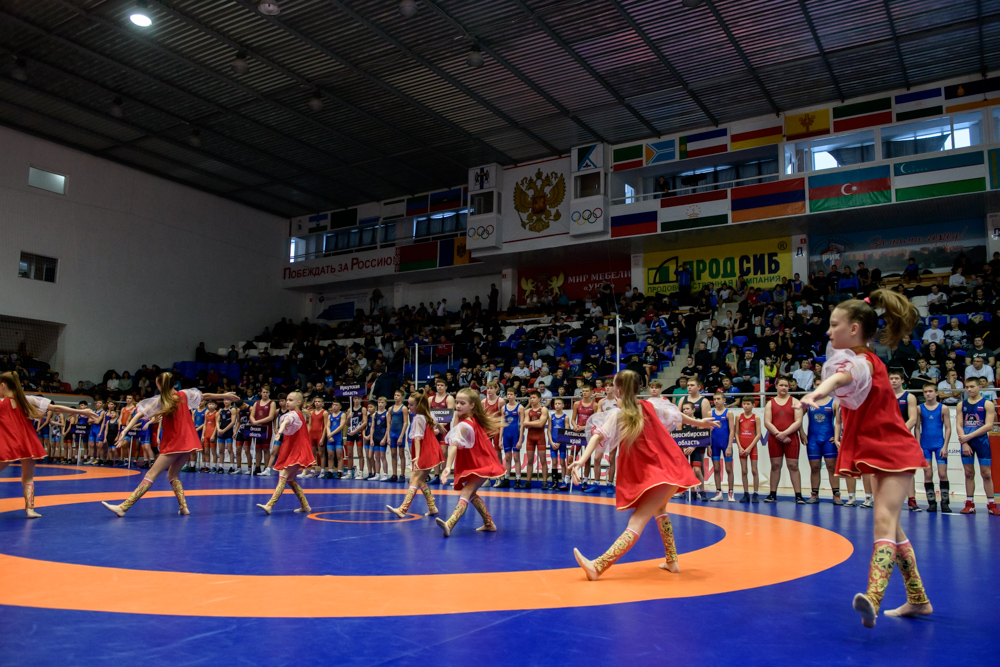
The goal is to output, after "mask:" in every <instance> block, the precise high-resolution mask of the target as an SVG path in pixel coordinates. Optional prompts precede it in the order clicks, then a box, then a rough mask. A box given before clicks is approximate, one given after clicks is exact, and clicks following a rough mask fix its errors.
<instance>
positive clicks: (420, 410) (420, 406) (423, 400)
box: [399, 391, 437, 428]
mask: <svg viewBox="0 0 1000 667" xmlns="http://www.w3.org/2000/svg"><path fill="white" fill-rule="evenodd" d="M399 393H403V392H402V391H400V392H399ZM410 398H412V399H413V400H414V401H415V402H416V404H417V408H416V410H414V412H416V413H417V414H418V415H423V417H424V419H426V420H427V425H428V426H430V427H431V428H434V427H435V426H436V425H437V423H436V422H435V421H434V417H432V416H431V404H430V402H429V400H428V398H427V394H426V393H424V392H423V391H415V392H413V393H412V394H410Z"/></svg>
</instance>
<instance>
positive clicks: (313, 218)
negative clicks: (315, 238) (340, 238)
mask: <svg viewBox="0 0 1000 667" xmlns="http://www.w3.org/2000/svg"><path fill="white" fill-rule="evenodd" d="M329 228H330V214H329V213H317V214H316V215H310V216H309V228H308V229H309V233H310V234H315V233H316V232H325V231H326V230H327V229H329Z"/></svg>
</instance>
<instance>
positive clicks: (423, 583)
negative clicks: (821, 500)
mask: <svg viewBox="0 0 1000 667" xmlns="http://www.w3.org/2000/svg"><path fill="white" fill-rule="evenodd" d="M270 493H271V491H269V490H267V489H218V490H191V491H188V492H187V494H186V495H187V496H188V498H193V497H197V496H221V495H262V496H263V495H269V494H270ZM309 494H310V495H316V494H351V495H361V494H377V495H386V494H385V491H381V490H375V489H310V490H309ZM436 495H439V496H446V495H450V496H454V495H458V492H457V491H450V490H440V491H437V492H436ZM481 495H483V496H487V497H490V496H494V497H495V496H507V497H512V498H526V499H532V500H539V499H550V500H553V501H557V502H582V503H590V504H596V505H608V506H609V507H613V506H614V499H612V498H594V497H584V496H568V495H556V494H539V493H519V492H509V493H499V492H498V493H494V492H490V491H484V492H482V493H481ZM123 496H124V494H121V493H114V492H104V493H76V494H65V495H52V496H38V497H36V499H35V506H36V508H38V509H41V508H44V507H54V506H58V505H69V504H74V503H88V502H92V503H94V504H95V507H94V511H95V512H101V513H105V514H107V510H105V509H103V508H101V507H99V506H97V505H96V503H97V502H98V501H100V500H117V499H120V498H122V497H123ZM167 497H170V498H172V497H173V493H172V492H171V491H151V492H148V493H147V494H146V498H167ZM23 508H24V501H23V500H22V499H21V498H4V499H0V512H10V511H13V510H20V509H23ZM193 509H194V511H197V505H196V504H195V506H194V507H193ZM670 510H671V513H672V514H674V515H677V516H688V517H692V518H696V519H701V520H703V521H708V522H709V523H712V524H714V525H716V526H719V527H720V528H722V529H723V530H725V531H726V536H725V537H724V538H723V539H722V540H720V541H719V542H716V543H715V544H713V545H711V546H708V547H705V548H704V549H698V550H697V551H692V552H689V553H683V554H681V558H680V566H681V572H680V574H671V573H668V572H665V571H663V570H661V569H659V568H658V567H657V566H656V565H657V563H659V562H660V561H661V559H655V560H646V561H639V562H634V563H620V564H618V565H615V566H614V567H613V568H611V569H610V570H609V571H608V572H607V573H606V574H605V575H604V576H603V577H601V580H600V581H599V582H589V581H587V580H586V577H585V576H584V574H583V572H582V571H581V570H580V568H579V567H577V566H575V565H573V566H572V567H567V568H563V569H558V570H528V571H516V572H487V573H464V572H463V573H453V574H421V575H388V576H386V575H380V576H330V575H322V576H292V575H277V576H267V575H239V574H202V573H197V572H158V571H150V570H130V569H121V568H114V567H98V566H92V565H76V564H70V563H57V562H52V561H44V560H35V559H32V558H21V557H18V556H9V555H6V554H0V573H2V575H0V605H13V606H19V607H41V608H46V609H73V610H79V611H100V612H118V613H124V614H163V615H171V616H233V617H242V618H348V617H372V616H417V615H419V616H426V615H429V614H457V613H468V612H483V611H514V610H524V609H555V608H562V607H590V606H597V605H608V604H620V603H623V602H641V601H644V600H660V599H666V598H687V597H695V596H700V595H715V594H718V593H728V592H731V591H740V590H747V589H751V588H758V587H761V586H770V585H773V584H779V583H782V582H785V581H791V580H793V579H800V578H802V577H807V576H809V575H812V574H816V573H818V572H822V571H823V570H826V569H829V568H831V567H833V566H835V565H838V564H840V563H842V562H844V561H845V560H847V559H848V558H849V557H850V555H851V553H852V552H853V551H854V548H853V546H852V545H851V543H850V542H849V541H848V540H847V539H845V538H844V537H841V536H840V535H838V534H837V533H834V532H831V531H829V530H826V529H823V528H818V527H816V526H810V525H808V524H803V523H798V522H796V521H791V520H789V519H779V518H776V517H771V516H765V515H762V514H753V513H750V512H739V511H733V510H723V509H715V508H711V507H700V506H693V505H670ZM497 518H498V519H500V521H501V523H500V530H503V523H502V521H503V517H502V515H501V516H499V517H497ZM41 520H42V521H44V519H41ZM107 520H108V521H128V519H127V518H126V519H118V518H116V517H114V516H112V515H110V514H107ZM183 520H184V519H182V518H180V517H177V516H173V515H172V513H170V514H167V513H164V515H163V521H183ZM470 523H471V522H470ZM622 523H624V522H622ZM466 529H467V530H468V534H466V535H461V537H459V536H458V535H454V536H453V537H452V538H451V542H452V544H449V548H451V547H452V546H454V548H461V545H460V543H459V540H461V539H481V538H483V537H484V535H483V534H482V533H477V532H475V531H474V530H473V529H472V527H471V526H466ZM427 530H434V531H436V530H438V529H437V528H436V527H434V526H433V524H429V525H428V526H427ZM650 530H651V531H652V536H656V535H657V532H656V528H655V527H652V528H651V529H650ZM612 532H613V531H609V534H608V544H610V543H611V542H612V540H614V538H615V535H613V534H611V533H612ZM123 537H124V536H123ZM493 539H495V538H493ZM647 539H648V538H647ZM790 544H794V545H795V548H794V549H790V548H788V545H790ZM681 546H682V547H683V545H681ZM294 547H295V544H294V543H289V548H294ZM748 554H751V555H752V558H749V557H748ZM592 555H595V556H596V555H597V554H592ZM572 559H573V555H572V554H570V553H567V554H566V561H567V564H570V563H573V560H572ZM209 591H210V592H211V594H209V593H208V592H209ZM511 591H517V595H511V594H510V592H511ZM469 593H473V594H469ZM414 599H419V600H420V604H419V605H405V604H400V601H401V600H414ZM338 600H349V601H350V602H349V603H338V602H337V601H338Z"/></svg>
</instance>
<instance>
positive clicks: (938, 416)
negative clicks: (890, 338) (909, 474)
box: [920, 382, 951, 514]
mask: <svg viewBox="0 0 1000 667" xmlns="http://www.w3.org/2000/svg"><path fill="white" fill-rule="evenodd" d="M950 440H951V412H950V410H949V409H948V406H947V405H943V404H942V403H939V402H938V388H937V385H936V384H934V383H933V382H930V383H927V384H925V385H924V404H923V405H921V406H920V448H921V449H922V450H924V460H926V461H927V466H928V467H927V468H924V490H925V491H926V493H927V511H928V512H937V497H936V496H935V495H934V470H933V468H932V466H933V463H934V458H937V473H938V479H939V480H941V512H942V514H951V495H950V494H951V486H950V485H949V483H948V442H949V441H950Z"/></svg>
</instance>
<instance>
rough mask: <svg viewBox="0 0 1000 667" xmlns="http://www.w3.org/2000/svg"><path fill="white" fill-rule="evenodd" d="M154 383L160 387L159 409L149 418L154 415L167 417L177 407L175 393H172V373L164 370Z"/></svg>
mask: <svg viewBox="0 0 1000 667" xmlns="http://www.w3.org/2000/svg"><path fill="white" fill-rule="evenodd" d="M156 384H157V385H158V386H159V387H160V409H159V410H157V411H156V414H154V415H152V416H151V417H150V419H153V418H155V417H167V416H169V415H171V414H173V413H174V410H176V409H177V404H178V403H179V402H180V401H178V400H177V394H175V393H174V374H173V373H171V372H170V371H164V372H163V373H160V375H159V376H158V377H157V378H156Z"/></svg>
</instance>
